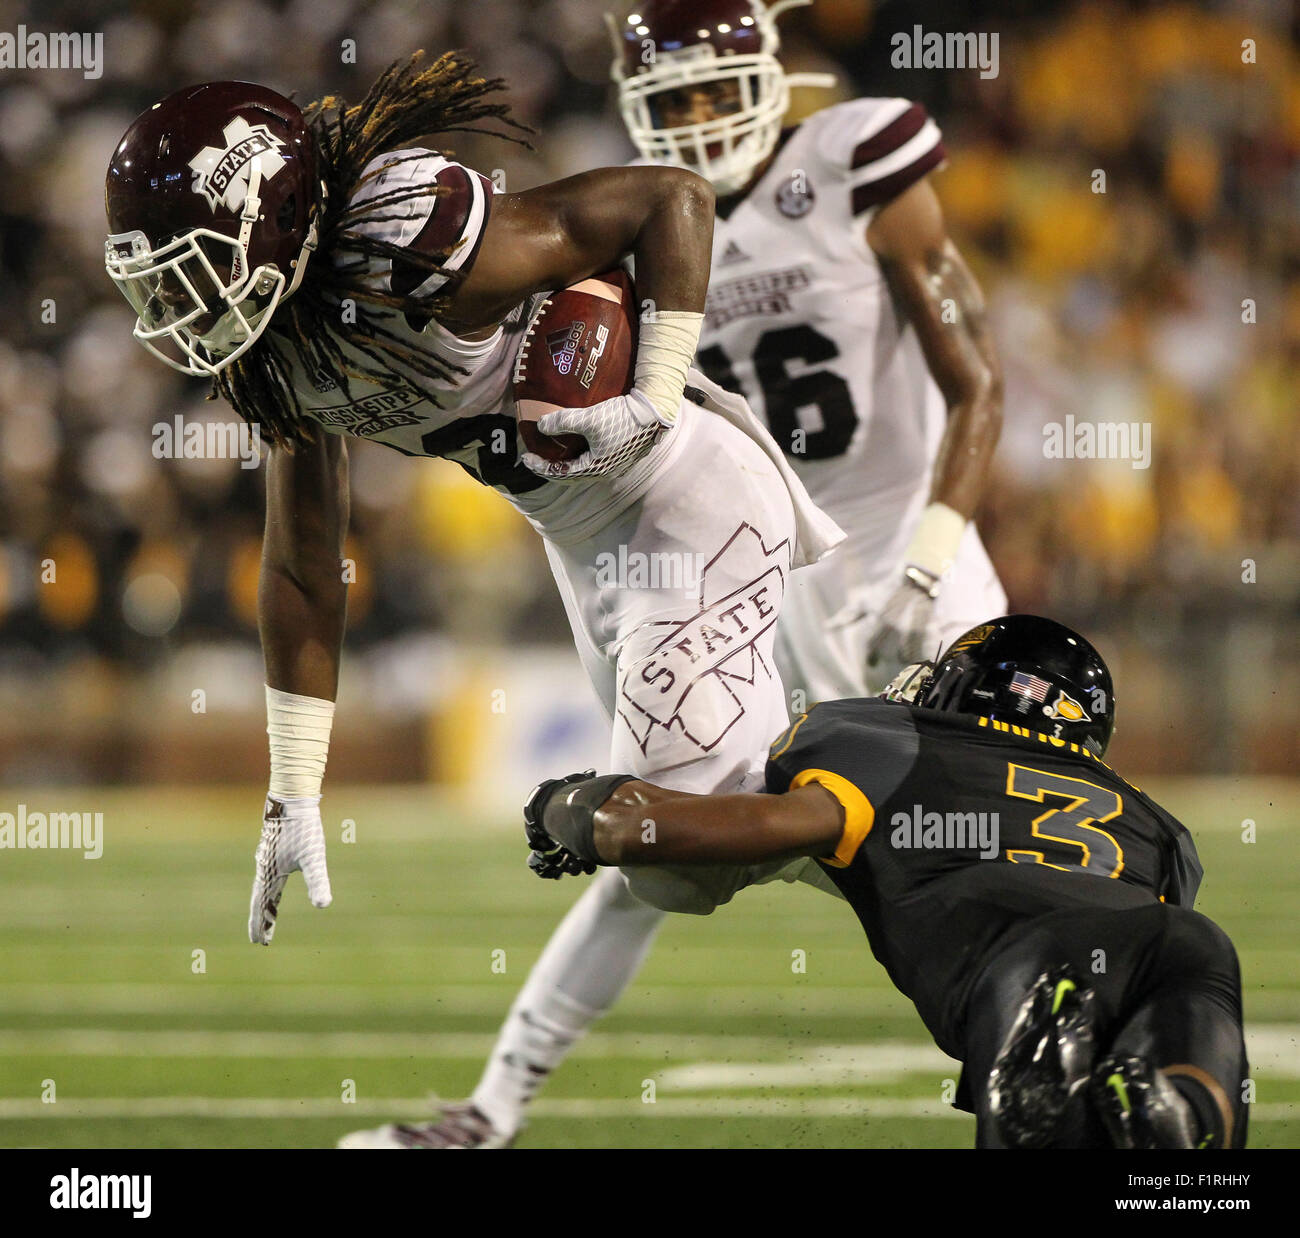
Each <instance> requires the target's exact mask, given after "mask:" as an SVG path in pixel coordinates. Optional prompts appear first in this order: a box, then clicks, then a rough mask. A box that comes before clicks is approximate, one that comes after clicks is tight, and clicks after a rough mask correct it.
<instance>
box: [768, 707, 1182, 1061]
mask: <svg viewBox="0 0 1300 1238" xmlns="http://www.w3.org/2000/svg"><path fill="white" fill-rule="evenodd" d="M810 782H817V783H820V784H822V785H823V786H825V787H827V789H828V790H830V791H831V792H832V794H834V795H835V796H836V798H837V799H838V800H839V801H840V803H841V804H842V805H843V806H844V809H845V818H846V821H845V831H844V836H843V838H842V840H841V843H840V846H839V848H838V850H837V851H836V854H835V857H834V858H832V859H827V860H823V861H822V863H823V864H825V865H826V867H827V872H828V875H829V876H830V877H831V879H832V880H833V881H834V882H835V884H836V885H837V886H838V887H839V889H840V891H841V892H842V893H843V894H844V896H845V898H846V899H847V900H848V901H849V903H850V904H851V905H852V907H853V909H854V910H855V911H856V912H857V914H858V917H859V919H861V921H862V924H863V927H864V928H865V929H866V930H867V936H868V939H869V941H870V944H871V948H872V952H873V953H874V954H875V956H876V957H877V959H879V960H880V962H881V963H882V964H883V965H884V967H885V968H886V970H887V971H888V972H889V974H890V976H891V978H892V979H893V981H894V983H895V984H896V985H897V986H898V987H899V989H901V990H902V992H904V993H906V994H907V995H908V996H909V997H911V998H912V1000H913V1002H915V1003H916V1006H917V1008H918V1010H919V1011H920V1013H921V1016H922V1018H924V1019H925V1021H926V1023H927V1024H928V1025H929V1026H930V1030H931V1032H932V1033H933V1034H934V1035H935V1037H936V1039H937V1040H939V1043H940V1045H941V1047H944V1048H946V1049H949V1051H950V1052H951V1051H952V1050H951V1048H950V1045H951V1040H952V1037H951V1035H950V1034H946V1033H948V1032H949V1031H950V1029H951V1028H952V1026H953V1019H952V1016H953V1011H954V1003H956V1004H957V1006H958V1007H959V1006H960V1002H961V1000H962V996H963V994H964V992H965V990H966V988H967V986H968V984H969V982H970V981H971V980H972V979H973V978H974V976H975V975H976V974H977V972H978V970H979V968H980V966H981V964H982V960H984V959H985V958H987V957H988V955H989V953H990V951H992V950H993V949H995V948H996V946H997V944H998V942H999V940H1000V939H1001V938H1002V936H1003V935H1004V934H1005V933H1006V932H1007V931H1008V930H1009V929H1010V928H1012V927H1013V926H1017V925H1020V924H1023V923H1024V922H1025V921H1026V920H1027V919H1031V918H1033V917H1035V916H1038V915H1044V914H1047V913H1049V912H1054V911H1061V910H1065V909H1068V908H1071V907H1081V908H1097V907H1115V908H1121V907H1130V906H1139V905H1145V904H1150V903H1152V902H1155V901H1156V900H1164V901H1167V902H1169V903H1175V904H1180V905H1182V906H1186V907H1190V906H1191V905H1192V902H1193V900H1194V899H1195V897H1196V890H1197V887H1198V886H1199V884H1200V879H1201V865H1200V861H1199V860H1198V858H1197V855H1196V849H1195V846H1194V845H1193V843H1192V840H1191V836H1190V835H1189V834H1188V832H1187V830H1186V829H1185V828H1184V827H1183V826H1182V825H1181V824H1180V823H1179V822H1178V821H1176V820H1175V819H1174V818H1173V817H1171V816H1170V815H1169V814H1168V813H1167V812H1165V810H1164V809H1163V808H1161V807H1160V806H1159V805H1158V804H1156V803H1154V802H1153V801H1152V800H1151V799H1150V798H1148V797H1147V796H1146V795H1144V794H1143V793H1142V792H1141V791H1139V790H1138V789H1137V788H1136V787H1134V786H1132V785H1130V784H1129V783H1127V782H1125V781H1124V779H1122V778H1121V777H1120V776H1119V775H1118V774H1116V773H1115V772H1114V771H1113V770H1112V769H1111V768H1110V767H1109V766H1108V765H1106V764H1105V763H1104V762H1103V761H1101V760H1100V759H1099V758H1097V757H1095V756H1093V755H1092V754H1091V753H1089V752H1088V751H1087V750H1085V749H1084V748H1082V747H1080V746H1079V745H1077V744H1073V743H1070V742H1068V741H1065V740H1060V739H1056V738H1053V737H1052V736H1049V735H1044V734H1040V733H1039V732H1037V731H1032V730H1029V729H1028V728H1025V727H1012V726H1010V725H1008V724H1006V723H1001V722H995V721H993V720H991V719H988V718H975V717H972V716H969V715H965V714H956V713H943V712H939V711H937V710H932V709H921V708H918V707H916V706H913V705H907V704H903V703H901V702H891V701H884V700H880V699H877V698H872V699H863V700H845V701H830V702H827V703H825V704H820V705H817V706H815V707H814V708H813V709H812V710H810V711H809V712H808V713H807V714H805V715H804V716H803V717H802V718H800V719H799V720H798V721H797V722H796V723H795V724H794V725H793V726H792V727H791V728H790V729H789V730H788V731H786V732H785V733H784V734H783V735H782V736H780V737H779V738H778V739H777V741H776V742H775V743H774V744H773V745H772V750H771V753H770V755H769V759H768V764H767V789H768V791H770V792H773V793H777V794H779V793H782V792H784V791H787V790H789V789H791V788H793V787H798V786H803V785H806V784H807V783H810ZM945 1041H947V1042H948V1043H945Z"/></svg>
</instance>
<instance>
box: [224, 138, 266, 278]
mask: <svg viewBox="0 0 1300 1238" xmlns="http://www.w3.org/2000/svg"><path fill="white" fill-rule="evenodd" d="M261 187H262V160H261V156H258V157H257V158H255V159H253V160H251V161H250V162H249V165H248V192H247V193H246V194H245V195H244V207H243V210H241V211H240V212H239V237H238V240H237V242H236V244H237V246H238V248H237V249H236V250H235V261H234V263H233V264H232V265H231V268H230V282H231V283H232V284H236V283H242V282H243V272H244V267H245V266H247V265H248V242H249V239H250V238H251V237H252V235H253V225H254V224H255V223H256V222H257V217H258V215H259V214H260V213H261V210H262V199H261V197H260V196H259V195H258V192H257V191H258V190H259V189H261Z"/></svg>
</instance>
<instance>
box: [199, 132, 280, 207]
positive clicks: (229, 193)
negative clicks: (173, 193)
mask: <svg viewBox="0 0 1300 1238" xmlns="http://www.w3.org/2000/svg"><path fill="white" fill-rule="evenodd" d="M221 136H222V137H223V138H224V139H225V141H226V145H225V147H224V148H218V147H216V146H205V147H204V148H203V149H202V150H201V151H199V153H198V154H197V155H195V156H194V158H193V159H191V160H190V167H191V168H193V169H194V183H193V186H192V188H193V190H194V192H195V193H201V194H202V195H203V196H204V197H205V198H207V200H208V205H209V206H210V207H211V208H212V213H213V214H214V215H215V214H216V211H217V205H218V204H219V203H221V204H224V205H225V207H226V209H227V210H230V211H238V210H239V209H240V208H241V207H242V206H243V205H244V198H245V197H246V196H247V195H248V173H249V166H248V165H249V164H250V163H252V161H253V160H254V159H257V158H258V157H259V156H260V157H261V169H262V179H263V180H268V181H269V180H270V179H271V177H273V176H274V175H275V174H276V173H277V172H279V170H280V169H281V168H282V167H284V159H283V158H281V156H280V155H279V154H278V153H277V152H278V148H279V147H282V146H283V145H284V143H283V142H282V141H280V139H279V138H277V137H276V136H275V135H274V134H273V133H272V132H271V131H270V130H269V129H268V128H267V127H266V126H265V125H250V124H249V123H248V121H246V120H245V119H244V118H243V117H242V116H236V117H235V119H234V120H232V121H231V122H230V124H228V125H226V127H225V128H224V129H222V131H221Z"/></svg>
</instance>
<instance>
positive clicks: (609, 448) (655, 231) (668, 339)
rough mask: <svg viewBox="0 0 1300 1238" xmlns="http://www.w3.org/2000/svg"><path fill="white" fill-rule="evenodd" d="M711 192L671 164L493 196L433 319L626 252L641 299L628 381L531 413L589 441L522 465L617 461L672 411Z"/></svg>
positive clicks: (481, 307) (694, 308) (467, 316)
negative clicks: (474, 246)
mask: <svg viewBox="0 0 1300 1238" xmlns="http://www.w3.org/2000/svg"><path fill="white" fill-rule="evenodd" d="M713 204H714V195H713V189H712V187H711V186H710V185H709V183H708V182H707V181H705V180H703V179H702V178H701V177H699V176H696V175H695V174H694V173H693V172H687V171H684V170H682V169H679V168H602V169H598V170H597V171H594V172H585V173H583V174H581V175H579V176H571V177H569V178H567V179H566V180H562V181H556V182H554V183H552V184H549V185H542V186H541V187H539V188H537V189H533V190H530V191H529V192H527V193H519V194H506V195H503V196H501V197H498V198H496V199H494V200H493V206H492V215H491V218H490V219H489V221H488V225H487V229H486V231H485V233H484V236H483V242H482V245H481V247H480V249H479V253H478V256H477V258H476V260H475V262H474V267H473V269H472V271H471V272H470V274H469V275H468V277H467V278H466V279H465V282H464V283H463V284H462V285H461V286H460V287H459V288H458V289H457V290H456V292H455V294H454V295H453V297H452V299H451V303H450V306H449V308H448V311H447V312H446V314H444V315H442V316H441V317H442V321H443V323H444V325H446V326H448V327H450V328H451V329H453V330H470V329H475V328H478V327H482V326H484V325H487V324H491V323H495V322H499V321H501V319H502V318H504V316H505V315H506V314H507V313H509V312H510V310H511V309H513V308H514V307H515V306H516V305H518V304H519V302H520V301H522V300H523V299H524V298H525V297H527V296H530V295H531V294H532V293H534V292H543V291H550V290H551V289H555V288H565V287H568V286H570V285H571V284H574V283H576V282H578V281H579V280H582V279H586V278H587V277H588V276H590V275H594V274H596V273H598V272H600V271H606V270H609V269H610V268H611V267H614V266H617V265H618V264H619V263H621V262H622V261H623V259H624V258H625V257H627V256H628V255H629V254H630V255H632V257H633V258H634V259H635V262H636V279H637V292H636V295H637V299H638V300H639V301H640V302H641V305H642V308H643V312H642V314H641V321H640V332H639V338H638V342H637V360H636V381H635V384H634V386H633V388H632V390H631V391H630V392H629V393H628V394H627V395H623V396H618V397H616V398H615V399H613V400H607V401H604V402H603V403H601V404H597V405H595V406H594V407H592V408H588V409H562V410H558V411H555V412H552V413H549V414H548V415H547V416H546V417H545V418H544V419H543V420H542V421H541V422H540V423H539V425H538V428H539V429H540V430H541V431H542V432H543V433H545V434H555V435H559V434H579V435H582V436H583V437H584V438H585V439H586V440H587V443H588V445H589V448H590V450H589V451H587V452H586V453H584V454H583V455H582V456H580V457H579V458H578V459H577V460H573V461H562V462H556V461H544V460H542V459H541V458H540V457H537V456H534V455H531V454H529V455H526V456H525V457H524V461H523V462H524V464H525V465H527V466H528V467H529V468H531V469H533V470H534V471H535V472H537V473H540V474H542V475H543V476H547V477H575V476H583V475H592V474H602V473H614V472H618V471H620V470H621V469H623V468H626V467H627V466H628V465H629V464H631V463H632V462H633V461H635V460H637V459H639V458H640V457H641V456H643V455H644V454H645V453H646V452H647V451H649V450H650V448H651V447H652V446H653V444H654V442H655V440H656V439H657V438H658V436H659V434H660V433H661V432H662V431H663V430H664V429H665V428H666V427H669V426H671V425H673V423H674V422H675V421H676V419H677V416H678V411H679V409H680V407H681V399H682V392H683V390H684V388H685V386H686V371H687V369H688V368H689V367H690V365H691V362H692V360H693V359H694V356H695V351H696V348H697V347H698V345H699V339H700V327H701V324H702V323H703V320H704V316H703V311H704V298H705V293H706V292H707V290H708V284H709V266H710V262H711V259H712V251H713Z"/></svg>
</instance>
